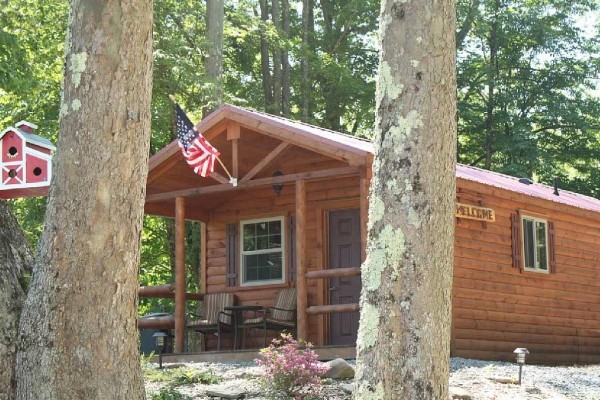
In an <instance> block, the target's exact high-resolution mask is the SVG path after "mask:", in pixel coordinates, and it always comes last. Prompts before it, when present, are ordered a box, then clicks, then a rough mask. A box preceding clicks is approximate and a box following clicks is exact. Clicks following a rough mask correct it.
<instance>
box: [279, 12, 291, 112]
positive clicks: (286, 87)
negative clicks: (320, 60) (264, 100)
mask: <svg viewBox="0 0 600 400" xmlns="http://www.w3.org/2000/svg"><path fill="white" fill-rule="evenodd" d="M281 19H282V21H281V24H282V30H283V36H284V38H285V41H286V45H285V47H284V49H283V51H282V54H281V65H282V69H283V78H282V83H281V112H282V113H283V116H284V117H287V118H289V117H290V115H291V111H290V92H291V88H290V87H291V83H290V81H291V77H290V57H289V53H288V50H287V44H288V40H289V39H290V2H289V0H282V2H281Z"/></svg>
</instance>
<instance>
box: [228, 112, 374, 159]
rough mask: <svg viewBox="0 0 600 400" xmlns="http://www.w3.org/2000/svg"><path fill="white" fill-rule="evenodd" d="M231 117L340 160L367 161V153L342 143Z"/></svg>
mask: <svg viewBox="0 0 600 400" xmlns="http://www.w3.org/2000/svg"><path fill="white" fill-rule="evenodd" d="M231 119H232V120H234V121H237V122H239V123H240V124H242V125H243V126H244V127H246V128H248V129H251V130H253V131H257V132H260V133H263V134H265V135H268V136H271V137H274V138H276V139H280V140H285V141H287V142H289V143H291V144H294V145H296V146H298V147H302V148H305V149H307V150H310V151H313V152H315V153H318V154H321V155H324V156H326V157H330V158H333V159H336V160H339V161H343V162H346V163H348V164H350V165H356V166H358V165H365V164H366V163H367V160H366V154H365V155H363V154H358V153H355V152H353V151H350V150H348V149H345V148H343V147H342V146H341V145H333V144H330V143H326V142H324V141H321V140H318V139H316V138H309V137H307V136H306V135H299V134H297V133H295V132H292V131H290V130H287V129H285V128H282V127H278V126H274V125H270V124H267V123H265V122H262V121H259V120H256V119H254V118H251V117H248V116H245V115H240V114H237V113H231Z"/></svg>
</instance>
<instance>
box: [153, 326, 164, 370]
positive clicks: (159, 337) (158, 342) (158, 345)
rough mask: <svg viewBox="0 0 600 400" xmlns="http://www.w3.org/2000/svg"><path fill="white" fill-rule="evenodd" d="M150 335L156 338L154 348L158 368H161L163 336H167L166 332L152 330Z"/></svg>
mask: <svg viewBox="0 0 600 400" xmlns="http://www.w3.org/2000/svg"><path fill="white" fill-rule="evenodd" d="M152 337H153V338H154V340H156V350H158V368H159V369H162V353H163V351H164V350H165V337H167V334H166V333H164V332H154V335H152Z"/></svg>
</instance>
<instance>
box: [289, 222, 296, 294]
mask: <svg viewBox="0 0 600 400" xmlns="http://www.w3.org/2000/svg"><path fill="white" fill-rule="evenodd" d="M288 238H289V239H288V252H287V253H288V258H287V260H288V277H289V280H290V282H294V281H295V280H296V217H294V216H291V217H290V218H289V219H288Z"/></svg>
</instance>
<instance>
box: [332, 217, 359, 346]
mask: <svg viewBox="0 0 600 400" xmlns="http://www.w3.org/2000/svg"><path fill="white" fill-rule="evenodd" d="M361 248H362V246H361V243H360V210H359V209H354V210H343V211H332V212H330V213H329V264H328V266H327V268H352V267H360V261H361V257H360V253H361ZM360 287H361V283H360V276H352V277H342V278H331V279H329V304H348V303H358V301H359V298H360ZM358 317H359V314H358V312H353V313H336V314H331V316H330V319H329V344H330V345H354V344H355V343H356V334H357V332H358Z"/></svg>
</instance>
